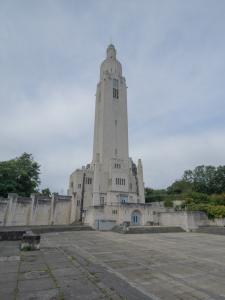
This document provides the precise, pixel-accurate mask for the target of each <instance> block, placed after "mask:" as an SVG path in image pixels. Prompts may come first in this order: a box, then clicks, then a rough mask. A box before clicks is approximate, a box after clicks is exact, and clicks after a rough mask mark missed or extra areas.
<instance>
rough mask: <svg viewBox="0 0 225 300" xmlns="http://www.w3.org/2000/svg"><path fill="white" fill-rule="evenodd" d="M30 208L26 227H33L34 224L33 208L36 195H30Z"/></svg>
mask: <svg viewBox="0 0 225 300" xmlns="http://www.w3.org/2000/svg"><path fill="white" fill-rule="evenodd" d="M30 197H31V206H30V215H29V222H28V225H34V224H35V220H34V217H35V215H34V206H35V200H36V195H35V194H31V196H30Z"/></svg>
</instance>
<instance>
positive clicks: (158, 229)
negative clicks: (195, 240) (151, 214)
mask: <svg viewBox="0 0 225 300" xmlns="http://www.w3.org/2000/svg"><path fill="white" fill-rule="evenodd" d="M112 231H113V232H117V233H123V234H140V233H173V232H185V230H184V229H183V228H181V227H179V226H128V227H124V226H123V225H116V226H114V227H113V228H112Z"/></svg>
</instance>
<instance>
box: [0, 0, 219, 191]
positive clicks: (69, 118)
mask: <svg viewBox="0 0 225 300" xmlns="http://www.w3.org/2000/svg"><path fill="white" fill-rule="evenodd" d="M111 42H112V43H113V44H114V45H115V47H116V49H117V58H118V59H119V61H120V62H121V63H122V66H123V74H124V76H125V77H126V82H127V85H128V122H129V152H130V156H131V157H132V158H133V160H134V161H137V159H138V158H141V159H142V161H143V167H144V181H145V185H146V186H148V187H152V188H166V187H168V186H169V185H170V184H172V182H174V181H175V180H177V179H179V178H181V177H182V175H183V172H184V170H186V169H193V168H194V167H196V166H197V165H202V164H204V165H215V166H218V165H225V115H224V113H225V1H224V0H216V1H215V0H188V1H185V0H146V1H145V0H135V1H134V0H113V1H111V0H92V1H89V0H85V1H82V0H76V1H75V0H45V1H35V0H20V1H16V0H14V1H11V0H0V161H4V160H8V159H11V158H14V157H18V156H20V155H21V154H22V153H23V152H28V153H32V154H33V157H34V159H35V160H36V161H38V162H39V163H40V165H41V182H42V183H41V187H40V188H45V187H49V188H50V189H51V191H54V192H59V193H66V190H67V186H68V179H69V175H70V174H71V173H72V172H73V171H74V170H75V169H76V168H80V167H81V166H82V165H86V164H87V163H90V162H91V159H92V144H93V125H94V109H95V107H94V105H95V92H96V84H97V82H98V81H99V66H100V63H101V62H102V61H103V60H104V59H105V55H106V53H105V52H106V48H107V46H108V44H110V43H111Z"/></svg>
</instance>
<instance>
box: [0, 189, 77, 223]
mask: <svg viewBox="0 0 225 300" xmlns="http://www.w3.org/2000/svg"><path fill="white" fill-rule="evenodd" d="M71 203H72V197H70V196H61V195H58V194H53V196H52V197H51V198H49V197H46V196H42V195H35V194H33V195H31V197H19V196H18V195H17V194H9V196H8V198H7V199H5V198H0V226H24V225H66V224H70V223H71V222H73V221H74V220H73V219H72V215H71Z"/></svg>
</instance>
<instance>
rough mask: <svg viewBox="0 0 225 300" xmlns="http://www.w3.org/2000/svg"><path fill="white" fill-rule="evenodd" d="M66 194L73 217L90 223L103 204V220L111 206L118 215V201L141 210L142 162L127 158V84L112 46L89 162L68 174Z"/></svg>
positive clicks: (104, 71)
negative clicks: (114, 207) (72, 199)
mask: <svg viewBox="0 0 225 300" xmlns="http://www.w3.org/2000/svg"><path fill="white" fill-rule="evenodd" d="M68 194H69V195H71V196H72V197H73V198H74V203H75V207H74V213H75V220H77V221H78V220H80V221H81V220H83V221H84V222H88V223H90V222H91V225H94V224H95V223H96V221H97V220H98V219H96V220H95V219H93V218H94V216H95V212H94V211H95V209H96V214H97V215H98V212H99V211H100V210H101V209H102V207H103V208H104V209H103V210H104V213H103V214H101V218H102V219H105V220H107V219H108V218H109V215H110V217H111V214H109V213H108V211H110V209H111V206H118V207H117V210H118V211H120V210H121V212H120V213H119V214H120V215H121V216H122V215H123V209H122V207H123V206H122V205H121V204H126V206H127V204H131V205H134V204H135V205H136V206H138V204H140V210H142V205H141V204H144V203H145V197H144V182H143V169H142V162H141V160H140V159H139V160H138V163H137V165H136V164H135V163H134V162H133V161H132V159H131V158H130V157H129V151H128V120H127V86H126V80H125V77H124V76H123V74H122V66H121V63H120V62H119V61H118V60H117V58H116V49H115V47H114V46H113V45H109V47H108V48H107V55H106V59H105V60H104V61H103V62H102V64H101V67H100V81H99V83H98V84H97V92H96V104H95V124H94V145H93V158H92V162H91V163H90V164H88V165H87V166H86V167H82V168H81V169H78V170H76V171H74V172H73V173H72V174H71V176H70V180H69V189H68ZM108 206H109V208H108ZM131 207H132V206H130V208H131ZM90 214H92V217H91V216H90ZM125 219H126V218H125ZM123 220H124V219H123V217H121V218H119V220H118V222H122V221H123Z"/></svg>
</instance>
